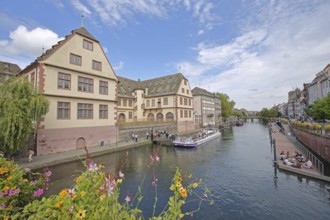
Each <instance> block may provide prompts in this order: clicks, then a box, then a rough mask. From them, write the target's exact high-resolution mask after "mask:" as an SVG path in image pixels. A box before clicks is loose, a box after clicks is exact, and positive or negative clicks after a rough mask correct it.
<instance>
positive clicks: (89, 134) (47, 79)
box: [21, 33, 118, 155]
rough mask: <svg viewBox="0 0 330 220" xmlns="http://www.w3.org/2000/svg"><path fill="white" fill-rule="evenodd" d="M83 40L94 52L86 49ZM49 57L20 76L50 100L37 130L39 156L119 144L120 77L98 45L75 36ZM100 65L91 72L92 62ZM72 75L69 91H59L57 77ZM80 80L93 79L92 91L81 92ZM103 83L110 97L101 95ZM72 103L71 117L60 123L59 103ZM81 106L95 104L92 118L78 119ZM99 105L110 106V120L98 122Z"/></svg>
mask: <svg viewBox="0 0 330 220" xmlns="http://www.w3.org/2000/svg"><path fill="white" fill-rule="evenodd" d="M83 40H87V41H89V42H91V43H92V45H93V49H92V50H88V49H85V48H83ZM52 50H53V51H51V52H50V53H49V54H47V53H45V54H44V56H42V57H41V58H39V59H37V60H36V61H35V62H34V63H33V64H31V65H30V66H28V67H27V68H26V69H25V70H23V71H22V72H21V75H25V76H27V77H28V79H29V80H30V81H31V82H32V83H33V84H34V86H35V87H36V88H38V89H39V90H40V91H41V92H42V93H43V95H44V96H45V97H46V98H47V99H48V100H49V103H50V106H49V112H48V113H47V114H46V115H45V116H44V118H43V119H42V120H41V121H40V122H39V125H38V130H37V149H35V150H36V151H37V154H38V155H44V154H49V153H55V152H61V151H67V150H73V149H77V148H83V147H85V146H87V147H92V146H96V145H101V144H109V143H113V142H115V141H116V135H117V129H116V115H117V112H116V96H117V94H116V92H117V81H118V80H117V77H116V75H115V73H114V71H113V69H112V67H111V65H110V63H109V61H108V59H107V57H106V56H105V54H104V51H103V49H102V47H101V45H100V44H99V42H98V41H95V40H94V39H89V38H87V37H86V36H83V35H80V34H77V33H73V34H71V35H70V36H68V37H67V38H66V39H65V40H64V41H62V42H59V44H58V45H56V46H55V47H53V49H52ZM70 54H75V55H78V56H80V57H81V65H75V64H71V63H70ZM93 60H94V61H97V62H100V63H101V66H102V68H101V70H94V69H93V68H92V61H93ZM59 73H65V74H68V75H70V78H71V79H70V89H60V88H58V74H59ZM78 77H85V78H89V79H92V81H93V91H92V92H82V91H78ZM100 81H103V82H107V83H108V94H100V93H99V83H100ZM59 102H68V103H70V116H69V118H68V119H60V118H58V115H57V110H58V103H59ZM78 103H84V104H92V106H93V117H92V118H90V119H78V117H77V112H78ZM99 105H107V106H108V118H106V119H100V118H99Z"/></svg>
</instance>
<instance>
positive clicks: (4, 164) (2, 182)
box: [0, 157, 51, 219]
mask: <svg viewBox="0 0 330 220" xmlns="http://www.w3.org/2000/svg"><path fill="white" fill-rule="evenodd" d="M50 175H51V172H50V170H48V169H44V172H43V173H34V172H31V170H30V169H21V168H20V167H19V166H18V165H16V164H15V163H14V162H13V161H9V160H7V159H5V158H3V157H0V219H6V218H9V217H11V216H13V215H15V214H16V213H18V212H20V211H21V210H22V209H23V207H24V206H25V205H26V204H28V203H29V202H30V201H31V200H34V199H35V200H37V199H40V198H41V197H42V196H43V193H44V191H45V190H47V189H48V183H49V181H50V179H49V177H50Z"/></svg>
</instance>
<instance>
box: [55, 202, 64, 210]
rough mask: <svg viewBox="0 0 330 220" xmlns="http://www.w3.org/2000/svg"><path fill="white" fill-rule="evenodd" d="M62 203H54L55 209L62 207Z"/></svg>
mask: <svg viewBox="0 0 330 220" xmlns="http://www.w3.org/2000/svg"><path fill="white" fill-rule="evenodd" d="M63 203H64V200H61V201H59V202H58V203H56V205H55V208H60V207H61V206H62V205H63Z"/></svg>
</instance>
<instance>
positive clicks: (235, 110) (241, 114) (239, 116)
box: [233, 109, 243, 118]
mask: <svg viewBox="0 0 330 220" xmlns="http://www.w3.org/2000/svg"><path fill="white" fill-rule="evenodd" d="M233 115H234V116H236V117H238V118H242V117H243V113H242V112H241V111H239V110H237V109H234V110H233Z"/></svg>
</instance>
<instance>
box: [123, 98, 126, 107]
mask: <svg viewBox="0 0 330 220" xmlns="http://www.w3.org/2000/svg"><path fill="white" fill-rule="evenodd" d="M123 106H125V107H126V106H127V99H123Z"/></svg>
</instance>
